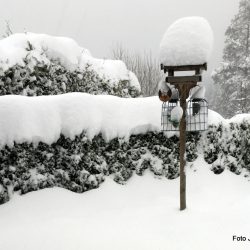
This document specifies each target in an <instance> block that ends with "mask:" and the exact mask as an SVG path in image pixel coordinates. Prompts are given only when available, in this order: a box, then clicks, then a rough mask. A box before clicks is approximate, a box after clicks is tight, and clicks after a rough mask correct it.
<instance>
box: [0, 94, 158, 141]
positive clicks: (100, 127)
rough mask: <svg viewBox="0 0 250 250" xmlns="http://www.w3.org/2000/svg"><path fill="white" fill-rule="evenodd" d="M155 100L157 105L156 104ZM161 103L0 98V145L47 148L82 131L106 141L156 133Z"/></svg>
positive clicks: (71, 97) (149, 100) (150, 100)
mask: <svg viewBox="0 0 250 250" xmlns="http://www.w3.org/2000/svg"><path fill="white" fill-rule="evenodd" d="M156 100H157V101H156ZM160 112H161V103H160V102H159V101H158V99H156V97H148V98H136V99H135V98H119V97H115V96H108V95H102V96H96V95H90V94H86V93H69V94H63V95H56V96H39V97H27V96H14V95H9V96H2V97H0V116H1V117H3V119H0V145H1V146H3V145H6V144H7V145H10V146H11V145H13V143H14V141H15V142H17V143H22V142H33V143H38V142H39V141H41V142H45V143H47V144H51V143H53V142H56V141H57V140H58V139H59V137H60V134H63V135H65V136H66V137H69V138H72V139H73V138H74V137H75V136H76V135H79V134H81V133H82V132H83V131H86V133H87V136H88V137H89V138H90V139H92V138H93V137H94V136H95V135H98V134H99V133H102V135H103V136H104V138H105V139H106V140H111V139H113V138H115V137H126V138H128V137H129V136H130V134H131V133H132V132H133V134H138V133H146V132H147V131H149V130H150V131H159V130H160V129H161V125H160V115H161V113H160Z"/></svg>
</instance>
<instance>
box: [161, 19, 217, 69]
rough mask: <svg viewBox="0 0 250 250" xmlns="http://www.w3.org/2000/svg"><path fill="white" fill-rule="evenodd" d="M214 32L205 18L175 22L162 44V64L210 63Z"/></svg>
mask: <svg viewBox="0 0 250 250" xmlns="http://www.w3.org/2000/svg"><path fill="white" fill-rule="evenodd" d="M212 46H213V31H212V29H211V27H210V25H209V23H208V21H207V20H206V19H204V18H203V17H185V18H181V19H179V20H177V21H176V22H174V23H173V24H172V25H171V26H170V27H169V28H168V29H167V31H166V33H165V35H164V36H163V39H162V41H161V44H160V62H161V63H163V64H164V65H167V66H178V65H196V64H203V63H206V62H207V61H208V58H209V55H210V53H211V50H212Z"/></svg>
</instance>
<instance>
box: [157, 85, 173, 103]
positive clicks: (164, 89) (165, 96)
mask: <svg viewBox="0 0 250 250" xmlns="http://www.w3.org/2000/svg"><path fill="white" fill-rule="evenodd" d="M158 89H159V92H158V95H159V98H160V100H161V101H162V102H167V101H169V100H170V99H171V96H172V90H171V88H170V87H169V86H168V85H167V83H166V82H165V81H164V80H162V81H160V82H159V85H158Z"/></svg>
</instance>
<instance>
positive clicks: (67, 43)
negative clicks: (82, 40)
mask: <svg viewBox="0 0 250 250" xmlns="http://www.w3.org/2000/svg"><path fill="white" fill-rule="evenodd" d="M0 54H1V58H0V71H2V72H4V71H6V70H8V69H9V68H10V67H12V66H14V65H16V64H17V65H20V66H24V65H25V63H24V60H25V59H26V58H27V57H30V56H32V57H33V58H34V59H35V61H37V62H44V63H46V64H48V65H49V64H50V62H52V61H58V62H59V63H60V64H61V65H62V66H64V67H65V68H66V69H68V70H70V71H74V70H76V69H78V70H84V69H86V67H89V68H90V69H92V70H94V71H96V72H97V74H98V75H99V76H100V77H101V78H106V79H108V80H110V81H111V84H112V83H115V82H117V81H119V80H130V81H131V86H134V87H136V89H139V90H140V85H139V82H138V79H137V78H136V76H135V75H134V74H133V73H132V72H130V71H129V70H128V69H127V67H126V65H125V64H124V63H123V62H122V61H120V60H104V59H97V58H94V57H92V55H91V54H90V52H89V51H88V50H87V49H85V48H82V47H80V46H79V45H78V44H77V43H76V42H75V41H74V40H73V39H71V38H67V37H55V36H49V35H46V34H35V33H17V34H13V35H11V36H9V37H7V38H4V39H2V40H0Z"/></svg>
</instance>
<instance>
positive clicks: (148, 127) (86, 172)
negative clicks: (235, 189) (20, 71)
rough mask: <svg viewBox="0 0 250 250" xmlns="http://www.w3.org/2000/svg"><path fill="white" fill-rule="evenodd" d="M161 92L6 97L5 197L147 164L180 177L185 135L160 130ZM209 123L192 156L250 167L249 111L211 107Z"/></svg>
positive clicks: (87, 182)
mask: <svg viewBox="0 0 250 250" xmlns="http://www.w3.org/2000/svg"><path fill="white" fill-rule="evenodd" d="M160 111H161V103H160V101H159V100H158V97H148V98H135V99H134V98H119V97H114V96H95V95H89V94H83V93H72V94H65V95H57V96H41V97H24V96H4V97H0V117H3V119H0V142H1V149H0V202H1V203H4V202H6V201H8V200H9V199H10V198H11V196H12V195H13V193H14V192H18V193H20V194H24V193H27V192H30V191H33V190H37V189H41V188H45V187H53V186H59V187H64V188H67V189H69V190H72V191H74V192H84V191H87V190H89V189H93V188H96V187H98V186H99V185H100V183H101V182H102V181H104V179H105V176H107V175H111V176H112V177H113V179H114V180H115V181H117V182H119V183H124V182H126V181H127V180H128V179H129V178H130V177H131V175H132V174H133V173H136V174H138V175H142V174H143V172H144V171H145V170H146V169H148V170H150V171H152V172H153V173H154V174H155V175H156V176H164V177H166V178H169V179H174V178H176V177H178V136H177V135H176V134H167V135H166V134H163V133H162V132H160V129H161V125H160V119H161V117H160ZM208 120H209V129H208V131H206V132H203V133H201V134H199V133H188V138H187V154H186V158H187V161H188V162H192V161H194V160H195V159H196V158H197V157H198V155H199V154H203V156H204V159H205V160H206V161H207V162H208V163H209V164H211V169H212V170H213V171H214V172H215V173H221V172H222V171H223V170H224V169H225V168H228V169H229V170H231V171H232V172H235V173H236V174H239V173H241V172H242V171H243V170H244V171H250V157H249V148H250V115H241V116H236V117H234V118H232V119H230V120H225V119H223V118H222V117H221V116H220V115H218V114H217V113H215V112H213V111H209V117H208Z"/></svg>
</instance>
